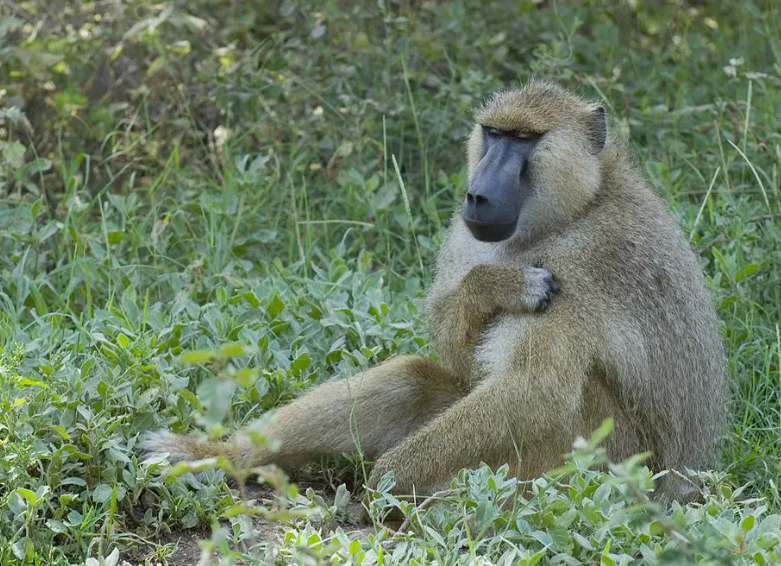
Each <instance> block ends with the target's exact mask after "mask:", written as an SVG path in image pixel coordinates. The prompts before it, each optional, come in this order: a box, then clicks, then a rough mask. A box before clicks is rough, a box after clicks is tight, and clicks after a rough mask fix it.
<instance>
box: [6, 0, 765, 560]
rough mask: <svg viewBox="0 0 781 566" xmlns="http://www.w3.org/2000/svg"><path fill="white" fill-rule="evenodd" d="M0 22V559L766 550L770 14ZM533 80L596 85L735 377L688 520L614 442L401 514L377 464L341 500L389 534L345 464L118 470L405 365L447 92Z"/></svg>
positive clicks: (433, 221) (282, 14) (479, 6)
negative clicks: (700, 284) (670, 227)
mask: <svg viewBox="0 0 781 566" xmlns="http://www.w3.org/2000/svg"><path fill="white" fill-rule="evenodd" d="M0 16H1V17H2V18H1V19H0V199H2V201H1V202H2V204H1V205H0V244H1V245H2V250H3V253H2V254H0V304H1V305H2V308H1V309H0V345H2V354H0V563H1V564H4V565H5V564H8V565H21V564H46V565H51V566H55V565H57V566H60V565H66V564H82V563H85V562H87V563H89V564H117V563H119V562H120V561H122V560H124V561H127V562H128V563H131V564H144V563H147V564H152V563H159V562H161V561H169V562H170V563H171V564H191V563H195V562H196V561H197V559H198V558H197V557H198V554H199V552H200V550H199V549H198V548H197V547H195V548H194V550H193V548H190V549H189V554H188V553H185V551H186V550H187V549H186V548H184V542H177V541H184V540H190V539H197V538H203V539H204V540H205V541H206V542H205V547H206V549H207V552H212V553H216V555H218V556H220V557H221V560H223V563H230V562H235V563H300V564H318V563H327V562H329V561H335V562H338V563H344V564H461V563H463V564H566V565H570V564H595V563H601V564H605V565H613V564H629V563H642V564H772V563H777V562H778V561H779V560H780V559H781V515H779V512H781V495H779V491H778V485H779V481H780V480H781V434H779V430H780V428H779V427H781V369H780V368H779V356H781V331H780V330H779V318H780V316H779V315H780V314H781V198H780V197H779V190H780V189H781V182H780V181H779V164H780V162H781V134H779V132H781V11H780V10H779V7H778V6H777V5H776V4H774V3H772V2H755V3H742V4H741V5H740V8H736V7H735V6H732V5H728V4H724V3H719V2H712V1H704V2H684V1H682V0H678V1H675V2H646V1H643V0H638V1H628V2H608V1H607V0H604V1H603V0H590V1H588V2H553V3H547V2H537V1H514V2H507V3H493V4H491V5H489V4H487V3H483V2H478V1H476V0H465V1H460V2H395V1H391V2H389V1H385V2H383V1H380V2H376V3H374V2H372V3H350V2H337V1H335V0H328V1H326V2H320V3H314V2H308V1H305V0H284V1H283V2H279V1H271V2H268V1H259V0H248V1H246V2H227V3H226V2H218V1H217V0H191V1H189V2H173V1H167V0H164V1H161V2H151V1H149V0H131V1H127V2H88V1H79V2H71V1H65V0H14V1H13V2H10V1H6V2H4V3H2V4H0ZM533 73H539V74H544V75H546V76H548V77H551V78H554V79H557V80H560V81H562V82H563V83H565V84H567V85H569V86H572V87H576V88H579V89H580V90H581V91H582V92H584V93H587V94H589V95H590V96H593V97H595V98H599V99H601V100H603V101H604V104H605V106H606V107H607V108H608V109H609V112H610V114H611V115H612V117H613V122H612V123H611V127H613V128H615V129H617V130H618V131H619V132H620V133H621V134H622V135H623V136H625V137H626V138H627V139H628V140H630V143H631V145H632V148H633V150H634V151H635V152H636V154H637V156H638V160H639V161H640V162H642V164H643V168H644V170H645V171H646V173H647V174H648V176H649V178H650V179H651V181H652V183H653V185H654V186H655V187H656V188H657V190H658V191H659V192H660V194H662V195H663V196H664V197H665V198H666V199H667V200H668V202H669V203H670V206H671V208H672V210H673V211H674V213H675V215H676V217H677V219H678V220H679V222H680V225H681V226H682V228H683V229H684V231H685V232H686V234H688V235H689V237H690V240H691V245H692V246H693V247H694V248H695V249H696V250H697V251H698V252H699V254H700V256H701V258H702V263H703V267H704V269H705V271H706V273H707V277H708V283H709V285H710V287H711V289H712V291H713V296H714V301H715V303H716V305H717V307H718V312H719V315H720V318H721V320H722V322H723V329H722V330H723V336H724V341H725V344H726V346H727V349H728V353H729V369H730V375H731V379H732V384H733V386H734V387H733V395H732V400H733V406H732V409H733V410H732V415H733V418H732V421H731V422H730V426H729V428H728V430H727V431H725V435H724V439H723V442H722V447H721V458H720V462H719V467H718V471H714V472H709V473H706V474H703V475H702V477H701V478H700V482H701V485H702V490H703V495H704V500H705V503H704V504H699V505H691V506H685V507H682V506H679V505H672V506H657V505H654V504H652V503H651V502H650V501H649V500H648V490H649V489H650V488H651V485H652V478H651V476H650V475H649V473H648V472H647V470H645V469H644V468H643V467H642V464H641V463H640V462H639V461H637V460H632V461H628V462H624V463H613V464H612V465H611V466H610V467H609V472H604V471H603V472H598V471H595V469H596V467H597V466H596V464H599V463H601V462H602V461H603V458H604V456H603V454H602V453H601V452H600V450H599V448H598V443H597V441H598V440H599V438H600V435H601V434H604V433H606V431H607V429H605V430H603V431H601V432H600V433H598V434H597V436H596V437H595V438H594V439H592V441H589V442H587V441H583V442H581V443H579V444H578V445H577V446H576V447H575V449H574V452H573V455H572V458H571V461H570V464H569V465H568V466H567V467H566V468H565V469H563V470H559V471H558V472H557V473H555V474H552V475H551V476H550V477H548V478H544V479H540V480H538V481H537V482H535V483H534V484H533V485H532V486H526V487H527V490H526V491H525V492H524V493H525V495H523V496H521V495H518V489H517V488H518V485H517V484H516V482H515V481H514V480H512V479H509V478H507V476H506V470H505V469H498V470H489V469H487V468H482V469H478V470H475V471H472V472H462V473H461V474H460V475H459V477H458V478H457V479H456V481H455V482H454V484H453V489H452V490H450V491H448V492H446V493H443V494H441V497H439V499H438V501H436V502H430V503H427V504H426V505H425V506H424V507H425V508H424V509H422V510H420V511H417V512H413V511H412V509H413V503H410V502H396V501H395V500H394V499H393V498H392V497H391V496H390V495H388V488H389V486H390V482H391V481H392V478H387V481H386V482H385V484H384V485H383V486H381V489H380V490H379V491H378V492H376V493H371V494H367V495H366V496H365V497H366V500H367V501H371V502H372V504H371V506H370V515H371V517H372V518H373V520H375V521H376V520H378V519H379V518H381V516H382V515H383V514H384V512H385V511H386V510H387V509H388V508H390V507H393V506H394V505H401V507H402V508H403V509H404V511H405V512H406V513H407V515H408V519H409V520H408V521H406V522H405V524H404V525H403V527H404V528H403V530H402V531H401V532H400V533H398V534H394V532H393V531H391V530H389V529H386V528H382V527H381V526H379V525H376V526H374V525H371V524H370V525H368V526H367V525H366V524H359V523H358V522H357V519H358V517H359V515H360V514H359V513H357V512H356V507H357V506H358V505H357V501H359V499H360V498H361V497H364V495H363V492H362V489H361V485H362V482H363V479H364V478H365V474H366V469H367V468H366V466H367V465H369V464H370V463H368V462H363V461H362V460H361V458H360V457H359V456H352V457H346V458H341V459H338V460H335V459H326V460H323V461H322V462H320V463H318V465H316V466H312V467H311V468H310V469H308V470H306V473H304V474H302V475H301V476H299V477H297V478H295V480H296V485H297V486H298V487H296V485H294V484H288V483H287V482H286V480H285V478H283V477H282V476H280V475H279V474H278V473H276V472H275V471H274V470H264V472H263V473H264V474H265V477H266V482H267V485H270V486H273V489H272V488H268V489H263V490H258V488H257V487H256V486H255V484H254V483H253V482H249V481H248V482H246V483H244V482H243V481H242V474H241V473H238V472H240V471H237V470H232V469H230V467H229V466H228V464H227V463H224V462H218V463H217V465H216V466H212V467H213V468H215V469H210V470H207V471H206V472H204V473H203V474H201V475H197V476H196V475H193V474H191V473H189V471H190V470H188V469H187V468H181V469H178V470H176V472H177V473H176V474H175V475H173V476H166V475H165V465H164V463H162V462H159V461H155V460H144V459H143V458H141V457H140V455H139V453H138V450H137V445H138V442H139V435H141V434H142V433H143V432H144V431H147V430H149V429H153V428H160V427H168V428H171V429H173V430H174V431H177V432H183V431H186V430H190V429H193V428H195V429H200V430H204V431H205V430H208V431H211V432H212V433H216V432H219V431H221V430H225V429H228V428H232V427H236V426H241V425H244V424H246V423H247V422H248V421H249V420H250V419H252V418H255V417H257V416H259V415H261V414H262V413H263V412H264V411H265V410H267V409H271V408H273V407H275V406H278V405H279V404H281V403H284V402H286V401H288V400H289V399H291V398H292V397H293V396H294V395H296V394H297V393H299V392H300V391H301V390H303V389H304V388H307V387H309V386H311V385H312V384H314V383H319V382H322V381H324V380H327V379H335V378H339V377H344V376H347V375H350V374H353V373H355V372H357V371H359V370H361V369H364V368H366V367H369V366H371V365H374V364H376V363H378V362H381V361H382V360H384V359H386V358H388V357H389V356H391V355H394V354H400V353H423V354H426V355H432V352H430V350H429V346H428V337H427V334H426V332H427V331H426V325H425V320H424V317H423V309H422V305H423V296H424V292H425V286H426V282H427V281H428V280H429V279H430V275H431V263H432V259H433V257H434V254H435V252H436V249H437V246H438V244H439V242H440V238H441V234H442V233H443V231H442V228H443V226H445V225H446V224H447V223H448V219H449V215H450V212H451V211H452V210H453V207H454V206H455V205H456V203H457V202H458V199H459V198H460V195H461V191H462V190H463V188H464V179H465V170H464V166H463V142H464V140H465V137H466V134H467V131H468V127H469V122H470V109H471V108H473V107H474V106H475V105H476V104H477V103H479V101H480V100H481V99H482V97H483V96H485V95H486V94H487V93H489V92H491V91H493V90H494V89H496V88H499V87H502V86H506V85H508V84H512V83H513V82H514V81H518V80H522V79H524V78H526V77H528V76H530V75H531V74H533ZM608 425H609V423H608ZM236 476H238V481H237V479H236ZM231 478H232V479H231ZM310 486H311V487H310ZM242 496H244V497H242ZM417 503H420V501H418V502H417ZM431 503H435V504H431ZM273 519H281V523H272V520H273ZM274 525H278V526H274ZM177 545H178V546H179V547H180V548H179V549H178V550H177Z"/></svg>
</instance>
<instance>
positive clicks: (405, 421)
mask: <svg viewBox="0 0 781 566" xmlns="http://www.w3.org/2000/svg"><path fill="white" fill-rule="evenodd" d="M464 394H465V391H463V390H461V389H460V388H459V386H458V384H457V382H456V380H455V379H454V378H453V376H452V375H451V374H450V373H449V372H448V371H447V370H445V369H443V368H442V367H440V366H438V365H437V364H435V363H434V362H432V361H430V360H428V359H426V358H422V357H419V356H400V357H396V358H391V359H390V360H388V361H386V362H385V363H383V364H381V365H379V366H377V367H375V368H372V369H369V370H367V371H365V372H362V373H360V374H357V375H354V376H352V377H349V378H346V379H341V380H337V381H333V382H329V383H325V384H323V385H320V386H319V387H316V388H315V389H313V390H312V391H310V392H308V393H306V394H305V395H303V396H302V397H300V398H298V399H296V400H294V401H292V402H291V403H290V404H288V405H286V406H284V407H281V408H280V409H279V410H278V411H277V412H276V413H275V414H274V415H273V417H272V418H271V421H270V422H269V423H268V425H267V426H265V427H264V428H263V429H262V431H261V432H262V433H263V434H265V435H266V436H268V437H269V438H271V439H273V440H276V441H279V447H278V450H277V451H275V452H272V451H271V450H270V449H269V448H268V447H266V446H255V445H253V444H252V443H251V442H250V441H249V439H248V438H247V436H246V435H245V434H242V433H239V434H238V435H237V437H236V438H234V439H232V440H229V441H228V442H224V443H223V442H208V443H205V442H199V441H197V440H196V439H194V438H190V437H185V436H178V435H173V434H170V433H159V434H157V435H155V436H152V437H150V438H149V439H148V440H147V441H146V442H145V447H146V449H147V450H148V451H155V452H169V453H170V454H171V455H172V456H171V459H175V460H188V459H201V458H206V457H211V456H216V455H218V454H225V455H227V456H228V457H232V458H233V459H240V460H241V461H242V463H243V464H244V465H248V466H255V465H261V464H269V463H274V464H277V465H279V466H281V467H283V468H296V467H298V466H300V465H302V464H304V463H306V462H307V461H309V460H311V459H313V458H315V457H317V456H319V455H323V454H329V453H332V452H336V453H339V452H350V451H354V450H356V449H358V448H359V449H360V450H361V451H362V452H363V453H364V454H365V455H366V456H367V457H369V458H373V457H375V456H378V455H380V454H382V453H383V452H385V451H387V450H388V449H390V448H391V447H393V446H395V445H396V444H398V443H399V442H400V441H401V440H402V439H404V438H405V437H407V436H409V435H410V434H411V433H412V432H414V431H415V430H417V429H418V428H420V427H421V426H422V425H424V424H425V423H426V422H428V421H429V420H431V419H432V418H433V417H434V416H436V415H437V414H439V413H441V412H442V411H444V410H445V409H446V408H447V407H449V406H451V405H452V404H453V403H455V402H456V401H457V400H458V399H459V398H461V397H462V396H463V395H464ZM237 457H238V458H237Z"/></svg>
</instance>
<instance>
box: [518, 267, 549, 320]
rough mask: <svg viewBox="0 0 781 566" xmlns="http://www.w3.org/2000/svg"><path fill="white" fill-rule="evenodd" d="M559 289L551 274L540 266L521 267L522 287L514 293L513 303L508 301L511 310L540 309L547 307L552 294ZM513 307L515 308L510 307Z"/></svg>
mask: <svg viewBox="0 0 781 566" xmlns="http://www.w3.org/2000/svg"><path fill="white" fill-rule="evenodd" d="M558 290H559V287H558V285H557V284H556V280H555V279H554V278H553V274H552V273H551V272H550V271H548V270H547V269H543V268H541V267H525V268H523V289H522V290H521V292H520V293H517V294H516V295H515V299H516V301H515V303H516V304H513V301H510V305H509V306H510V308H509V309H508V310H511V311H521V312H528V311H540V310H544V309H546V308H548V306H549V305H550V303H551V301H552V300H553V295H554V294H555V293H556V291H558ZM512 307H515V308H512Z"/></svg>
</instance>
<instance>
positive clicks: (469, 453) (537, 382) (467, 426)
mask: <svg viewBox="0 0 781 566" xmlns="http://www.w3.org/2000/svg"><path fill="white" fill-rule="evenodd" d="M535 370H536V371H534V372H528V371H524V370H520V371H518V373H517V374H508V375H505V376H495V377H494V376H489V377H487V378H486V380H485V381H484V382H483V383H481V384H480V385H479V386H478V387H477V388H475V389H474V390H473V391H471V392H470V393H469V394H468V395H466V396H465V397H463V398H462V399H460V400H459V401H457V402H456V403H455V404H453V405H452V406H450V407H448V408H447V409H446V410H445V411H444V412H442V413H441V414H440V415H438V416H437V417H436V418H435V419H434V420H432V421H431V422H429V423H427V424H426V425H424V426H423V427H422V428H420V429H418V430H417V431H416V432H414V433H413V434H412V435H410V436H409V437H407V438H405V439H404V440H403V441H402V442H401V443H399V444H398V445H397V446H394V447H393V448H391V449H390V450H388V452H386V453H384V454H383V455H382V457H380V458H379V459H378V460H377V462H376V463H375V465H374V468H373V470H372V475H371V478H370V479H369V485H370V487H374V486H375V485H376V484H377V482H378V481H379V479H380V478H381V477H382V475H383V474H384V473H385V472H387V471H388V470H393V471H394V472H395V478H396V488H395V490H396V491H397V492H398V493H412V490H413V488H414V490H416V491H421V490H427V489H428V488H429V487H430V486H433V485H437V484H439V483H440V482H442V481H444V480H446V479H447V478H449V477H451V476H452V475H453V474H454V473H456V472H457V471H458V470H460V469H462V468H467V467H474V466H477V465H479V464H480V463H481V462H486V463H489V464H492V465H496V464H498V463H500V462H501V463H504V462H508V461H510V462H511V463H512V461H511V460H510V458H511V455H512V453H513V451H514V450H517V453H518V454H520V456H521V458H522V459H524V455H525V454H526V455H530V456H532V460H537V459H538V457H539V455H540V454H550V455H551V457H552V456H553V455H554V452H556V451H559V450H561V449H562V447H563V446H565V444H564V443H562V442H560V440H561V439H567V440H568V441H569V442H570V443H571V441H572V440H574V434H573V432H574V431H575V430H577V428H578V426H579V424H580V423H581V422H582V420H581V415H580V409H581V400H582V385H583V382H584V381H585V380H584V378H583V375H582V370H581V369H579V368H577V367H572V366H570V367H568V364H566V363H563V364H562V365H561V368H560V369H557V367H556V366H554V365H551V366H549V367H547V368H541V367H537V368H535ZM559 372H561V373H559ZM570 446H571V444H570ZM555 456H561V454H555ZM523 468H525V463H524V462H522V463H521V468H520V469H517V470H516V471H517V472H519V475H521V476H526V475H527V474H526V473H525V470H524V469H523Z"/></svg>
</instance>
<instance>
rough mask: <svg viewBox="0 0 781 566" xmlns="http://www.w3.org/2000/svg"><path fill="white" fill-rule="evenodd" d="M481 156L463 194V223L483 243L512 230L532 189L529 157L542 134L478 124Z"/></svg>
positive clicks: (503, 238) (499, 239)
mask: <svg viewBox="0 0 781 566" xmlns="http://www.w3.org/2000/svg"><path fill="white" fill-rule="evenodd" d="M480 130H481V133H482V138H483V139H482V157H481V159H480V162H479V164H478V165H477V169H476V170H475V172H474V174H473V175H472V178H471V180H470V182H469V189H468V190H467V193H466V196H465V197H464V209H463V216H464V222H466V225H467V226H468V227H469V230H470V232H472V235H473V236H474V237H475V238H477V239H478V240H481V241H483V242H499V241H501V240H506V239H507V238H509V237H510V236H512V235H513V234H514V233H515V230H516V228H517V226H518V217H519V215H520V213H521V209H522V208H523V204H524V201H525V200H526V198H527V197H528V195H529V193H530V191H531V186H530V185H531V179H530V178H529V175H528V171H529V167H528V165H529V160H530V158H531V155H532V153H533V151H534V147H535V146H536V145H537V142H538V141H539V139H540V137H541V134H538V133H533V132H525V131H514V130H502V129H499V128H491V127H487V126H480Z"/></svg>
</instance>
